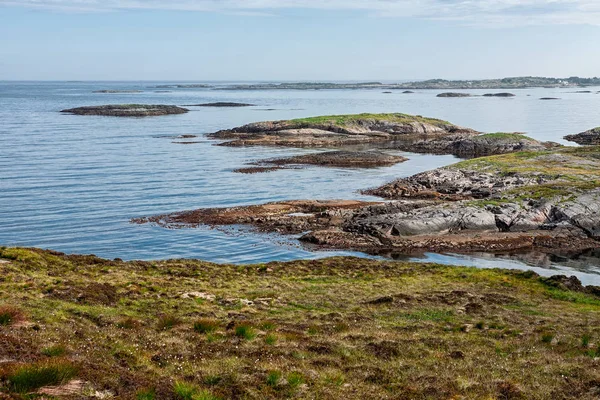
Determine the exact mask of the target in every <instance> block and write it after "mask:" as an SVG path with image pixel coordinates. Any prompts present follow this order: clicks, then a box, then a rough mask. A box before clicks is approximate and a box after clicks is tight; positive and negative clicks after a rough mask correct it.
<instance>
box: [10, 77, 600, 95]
mask: <svg viewBox="0 0 600 400" xmlns="http://www.w3.org/2000/svg"><path fill="white" fill-rule="evenodd" d="M0 82H3V83H18V82H29V83H31V82H38V81H30V80H24V81H0ZM39 82H57V83H59V82H65V83H88V84H89V83H94V82H98V83H136V84H138V86H139V84H142V86H145V85H147V87H146V88H155V89H156V88H163V89H164V88H169V89H198V88H202V89H208V90H231V91H237V90H332V89H337V90H352V89H354V90H356V89H376V90H430V89H431V90H476V89H483V90H493V89H530V88H550V89H554V88H578V87H590V86H600V78H599V77H593V78H581V77H577V76H575V77H569V78H549V77H533V76H523V77H509V78H498V79H475V80H446V79H429V80H417V81H410V82H402V81H400V82H396V83H384V82H380V81H362V82H360V81H337V82H336V81H329V82H327V81H295V82H294V81H287V82H286V81H260V80H257V81H254V82H252V81H246V82H240V81H237V82H236V81H235V80H232V81H210V80H209V81H194V80H190V81H185V80H182V81H169V80H164V81H160V80H148V81H137V80H136V81H102V80H99V81H39ZM142 86H140V87H142ZM136 89H137V87H136ZM105 90H107V89H105ZM406 94H408V93H406Z"/></svg>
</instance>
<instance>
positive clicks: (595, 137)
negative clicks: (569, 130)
mask: <svg viewBox="0 0 600 400" xmlns="http://www.w3.org/2000/svg"><path fill="white" fill-rule="evenodd" d="M565 139H566V140H568V141H570V142H574V143H577V144H581V145H586V146H589V145H594V146H595V145H600V127H598V128H594V129H590V130H589V131H585V132H581V133H578V134H576V135H567V136H565Z"/></svg>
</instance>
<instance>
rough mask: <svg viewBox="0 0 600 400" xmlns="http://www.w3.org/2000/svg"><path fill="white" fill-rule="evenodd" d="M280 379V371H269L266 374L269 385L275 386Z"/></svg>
mask: <svg viewBox="0 0 600 400" xmlns="http://www.w3.org/2000/svg"><path fill="white" fill-rule="evenodd" d="M280 380H281V372H279V371H271V372H269V373H268V374H267V385H269V386H271V387H275V386H277V385H278V384H279V381H280Z"/></svg>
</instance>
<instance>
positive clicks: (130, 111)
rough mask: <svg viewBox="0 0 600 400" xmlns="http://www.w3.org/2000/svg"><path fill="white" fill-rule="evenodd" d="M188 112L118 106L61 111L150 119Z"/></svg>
mask: <svg viewBox="0 0 600 400" xmlns="http://www.w3.org/2000/svg"><path fill="white" fill-rule="evenodd" d="M188 111H189V110H188V109H186V108H181V107H177V106H172V105H162V104H159V105H156V104H118V105H103V106H88V107H77V108H69V109H66V110H62V111H61V112H62V113H66V114H75V115H101V116H110V117H151V116H159V115H171V114H185V113H187V112H188Z"/></svg>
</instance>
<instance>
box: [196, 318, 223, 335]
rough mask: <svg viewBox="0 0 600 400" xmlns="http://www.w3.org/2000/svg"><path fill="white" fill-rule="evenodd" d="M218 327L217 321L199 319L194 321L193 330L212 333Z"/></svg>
mask: <svg viewBox="0 0 600 400" xmlns="http://www.w3.org/2000/svg"><path fill="white" fill-rule="evenodd" d="M217 329H219V322H218V321H215V320H214V319H201V320H198V321H196V322H195V323H194V330H195V331H196V332H198V333H212V332H215V331H216V330H217Z"/></svg>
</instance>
